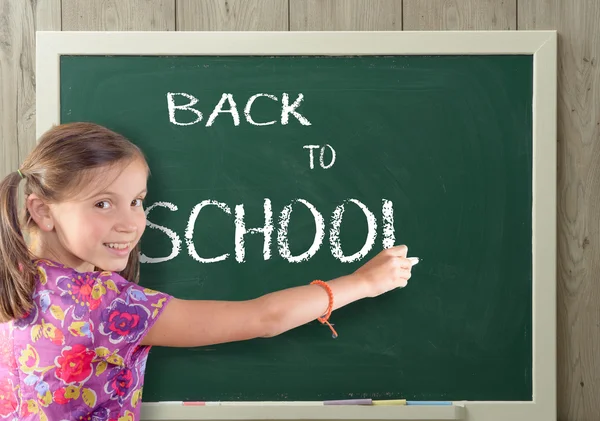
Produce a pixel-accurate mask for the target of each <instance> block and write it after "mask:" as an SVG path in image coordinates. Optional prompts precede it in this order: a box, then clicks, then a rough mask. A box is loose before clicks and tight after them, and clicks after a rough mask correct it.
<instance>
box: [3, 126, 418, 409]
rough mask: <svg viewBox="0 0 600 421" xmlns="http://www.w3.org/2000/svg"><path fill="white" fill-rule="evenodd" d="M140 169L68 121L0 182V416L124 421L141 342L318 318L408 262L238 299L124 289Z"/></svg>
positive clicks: (106, 138)
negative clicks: (21, 200) (20, 206)
mask: <svg viewBox="0 0 600 421" xmlns="http://www.w3.org/2000/svg"><path fill="white" fill-rule="evenodd" d="M148 173H149V170H148V166H147V164H146V161H145V159H144V156H143V154H142V152H141V151H140V150H139V149H138V148H137V147H136V146H135V145H133V144H132V143H130V142H129V141H128V140H127V139H125V138H124V137H123V136H121V135H119V134H117V133H114V132H112V131H110V130H108V129H106V128H104V127H102V126H98V125H95V124H90V123H72V124H65V125H60V126H56V127H54V128H52V129H50V130H49V131H48V132H46V133H45V134H44V135H43V136H42V138H41V139H40V141H39V143H38V144H37V146H36V147H35V149H34V150H33V151H32V152H31V154H30V155H29V156H28V157H27V159H26V160H25V162H24V163H23V165H22V166H21V168H20V169H19V170H18V171H16V172H14V173H12V174H9V175H8V176H7V177H6V178H5V179H4V180H3V181H2V182H1V183H0V420H11V421H12V420H16V419H21V420H44V421H45V420H49V421H52V420H57V421H59V420H64V419H67V418H68V419H77V420H83V419H85V420H96V421H100V420H137V419H139V412H140V407H141V405H140V403H141V390H142V385H143V380H144V369H145V362H146V358H147V356H148V352H149V350H150V347H151V346H152V345H159V346H171V347H197V346H202V345H210V344H217V343H222V342H229V341H240V340H245V339H250V338H258V337H272V336H275V335H278V334H280V333H282V332H285V331H287V330H290V329H293V328H295V327H297V326H300V325H302V324H304V323H307V322H309V321H311V320H314V319H319V320H320V321H321V322H322V323H328V321H327V319H328V317H329V315H330V313H331V311H332V310H335V309H337V308H340V307H342V306H345V305H346V304H349V303H351V302H353V301H356V300H359V299H362V298H366V297H375V296H377V295H380V294H383V293H385V292H387V291H390V290H393V289H394V288H398V287H403V286H405V285H406V284H407V281H408V279H409V278H410V275H411V267H412V265H413V264H414V263H417V262H418V261H417V260H416V259H413V260H411V259H408V258H407V257H406V252H407V248H406V247H405V246H398V247H394V248H391V249H387V250H385V251H383V252H381V253H380V254H379V255H377V256H376V257H374V258H373V259H372V260H371V261H369V262H367V263H366V264H365V265H364V266H362V267H361V268H360V269H359V270H357V271H356V272H355V273H352V274H350V275H347V276H342V277H340V278H337V279H333V280H330V281H329V282H321V281H314V282H311V283H310V284H309V285H305V286H300V287H295V288H290V289H286V290H283V291H279V292H273V293H271V294H267V295H265V296H262V297H259V298H256V299H253V300H249V301H242V302H226V301H198V300H183V299H177V298H174V297H171V296H169V295H167V294H164V293H161V292H158V291H152V290H149V289H145V288H143V287H140V286H138V285H137V282H138V276H139V260H138V252H139V241H140V238H141V236H142V233H143V232H144V228H145V226H146V216H145V213H144V209H143V207H142V201H143V200H144V196H145V195H146V181H147V177H148ZM21 182H24V183H25V205H26V206H25V215H24V219H23V224H22V225H21V224H20V223H19V220H18V217H17V189H18V186H19V183H21ZM22 228H23V230H24V231H26V233H27V234H29V237H30V240H31V241H30V244H29V245H28V244H27V243H26V241H25V239H24V237H23V234H22ZM241 320H243V323H240V321H241ZM330 328H331V329H332V330H333V328H332V327H331V326H330ZM334 333H335V331H334Z"/></svg>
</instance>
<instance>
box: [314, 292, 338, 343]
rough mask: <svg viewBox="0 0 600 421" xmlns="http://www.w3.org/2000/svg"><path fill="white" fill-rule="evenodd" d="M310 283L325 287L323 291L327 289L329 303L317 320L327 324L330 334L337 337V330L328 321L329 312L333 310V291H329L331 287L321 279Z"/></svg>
mask: <svg viewBox="0 0 600 421" xmlns="http://www.w3.org/2000/svg"><path fill="white" fill-rule="evenodd" d="M310 284H311V285H320V286H322V287H323V288H325V291H327V296H328V297H329V305H328V306H327V311H326V312H325V314H324V315H323V316H322V317H319V318H317V320H318V321H320V322H321V323H322V324H326V325H327V326H329V329H331V332H332V333H333V335H332V336H333V337H334V338H337V337H338V334H337V332H336V331H335V329H334V328H333V325H332V324H331V323H329V316H331V312H332V310H333V291H331V287H330V286H329V285H327V283H325V282H323V281H319V280H315V281H312V282H311V283H310Z"/></svg>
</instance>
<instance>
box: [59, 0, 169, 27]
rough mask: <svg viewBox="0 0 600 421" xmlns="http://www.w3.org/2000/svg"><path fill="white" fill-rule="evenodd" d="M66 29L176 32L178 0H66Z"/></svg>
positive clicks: (63, 4) (63, 13)
mask: <svg viewBox="0 0 600 421" xmlns="http://www.w3.org/2000/svg"><path fill="white" fill-rule="evenodd" d="M62 21H63V25H62V27H63V31H174V30H175V0H62Z"/></svg>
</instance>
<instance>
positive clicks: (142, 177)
mask: <svg viewBox="0 0 600 421" xmlns="http://www.w3.org/2000/svg"><path fill="white" fill-rule="evenodd" d="M147 179H148V167H147V165H146V164H145V162H143V161H141V160H140V159H135V160H133V161H130V162H125V163H117V164H114V165H110V166H104V167H99V168H94V169H90V170H89V171H87V174H85V175H83V177H82V178H81V180H80V182H79V183H77V186H76V187H75V190H74V191H73V193H72V194H71V195H70V196H71V198H72V199H73V200H86V199H89V198H91V197H94V196H96V195H98V194H102V193H103V192H111V193H114V194H121V193H122V194H129V192H130V191H135V193H131V194H138V193H139V192H140V191H141V190H143V189H145V188H146V182H147Z"/></svg>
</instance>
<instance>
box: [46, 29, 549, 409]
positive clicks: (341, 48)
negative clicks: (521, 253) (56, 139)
mask: <svg viewBox="0 0 600 421" xmlns="http://www.w3.org/2000/svg"><path fill="white" fill-rule="evenodd" d="M130 54H134V55H171V56H173V55H361V54H365V55H374V54H383V55H450V54H452V55H455V54H463V55H479V54H486V55H494V54H498V55H500V54H503V55H506V54H508V55H532V56H533V92H532V98H533V159H532V176H533V182H532V193H533V209H532V217H533V226H532V246H533V255H532V259H533V260H532V264H533V332H532V337H533V344H532V345H533V367H532V375H533V400H532V401H530V402H473V401H461V402H454V403H453V405H452V406H372V407H371V406H369V407H366V406H323V405H322V404H320V403H318V402H313V403H311V402H303V403H294V402H288V403H273V402H262V403H246V404H244V403H237V404H229V405H221V406H183V405H182V404H181V403H167V402H161V403H147V404H146V403H143V404H142V418H143V419H146V420H190V419H197V420H209V419H210V420H259V419H274V420H275V419H278V420H317V419H318V420H357V419H361V420H387V419H390V420H391V419H394V420H465V421H507V420H510V421H551V420H556V417H557V415H556V414H557V412H556V181H557V171H556V149H557V148H556V141H557V139H556V102H557V98H556V92H557V34H556V31H439V32H437V31H433V32H426V31H423V32H420V31H419V32H410V31H399V32H386V31H382V32H341V31H340V32H266V31H265V32H43V31H40V32H37V46H36V79H37V84H36V86H37V91H36V101H37V114H36V134H37V136H38V137H39V136H40V135H41V134H42V133H43V132H44V131H46V130H47V129H49V128H50V127H51V126H52V125H55V124H58V123H59V114H60V103H59V92H60V77H59V75H60V72H59V62H60V56H61V55H130Z"/></svg>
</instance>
